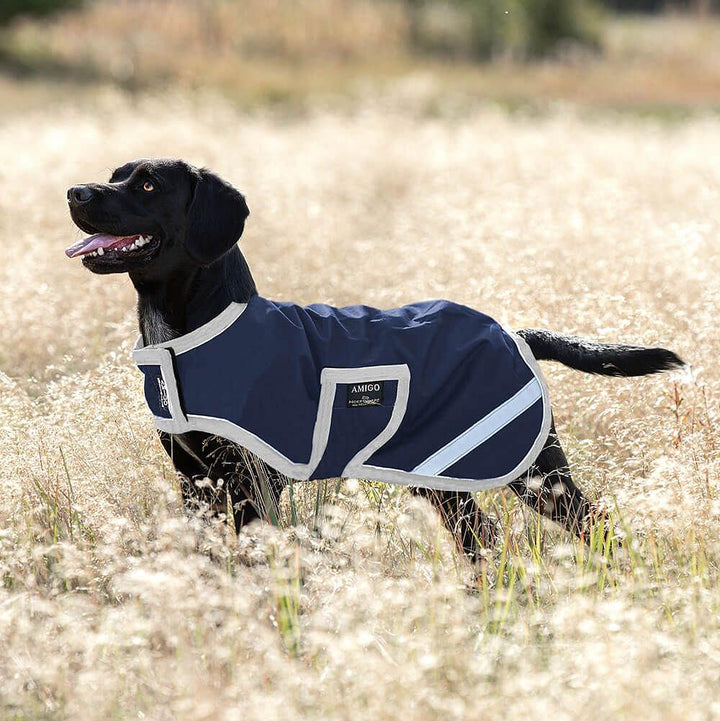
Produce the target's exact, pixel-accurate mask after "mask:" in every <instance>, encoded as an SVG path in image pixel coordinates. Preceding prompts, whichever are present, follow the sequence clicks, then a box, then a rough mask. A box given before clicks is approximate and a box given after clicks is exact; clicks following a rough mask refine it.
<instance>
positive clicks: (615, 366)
mask: <svg viewBox="0 0 720 721" xmlns="http://www.w3.org/2000/svg"><path fill="white" fill-rule="evenodd" d="M517 334H518V335H519V336H520V337H521V338H523V339H524V340H525V342H526V343H527V344H528V345H529V346H530V350H531V351H532V352H533V355H534V356H535V358H537V359H538V360H551V361H558V362H560V363H562V364H563V365H566V366H569V367H570V368H575V370H579V371H583V372H585V373H597V374H598V375H603V376H645V375H649V374H650V373H661V372H662V371H669V370H673V369H674V368H682V367H683V366H684V365H685V361H683V360H682V358H680V357H679V356H677V355H676V354H675V353H673V352H672V351H670V350H667V349H665V348H643V347H642V346H636V345H617V344H612V343H610V344H606V343H593V342H592V341H588V340H585V339H584V338H578V337H577V336H572V335H563V334H562V333H555V332H553V331H550V330H543V329H540V328H525V329H524V330H519V331H517Z"/></svg>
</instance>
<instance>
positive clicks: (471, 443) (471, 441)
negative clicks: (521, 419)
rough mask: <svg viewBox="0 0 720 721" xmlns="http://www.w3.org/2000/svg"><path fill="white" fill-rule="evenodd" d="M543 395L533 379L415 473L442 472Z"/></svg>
mask: <svg viewBox="0 0 720 721" xmlns="http://www.w3.org/2000/svg"><path fill="white" fill-rule="evenodd" d="M540 398H542V388H541V387H540V383H539V382H538V380H537V378H533V379H532V380H531V381H529V382H528V383H526V384H525V385H524V386H523V387H522V388H521V389H520V390H519V391H518V392H517V393H516V394H515V395H514V396H511V397H510V398H508V399H507V400H506V401H505V402H504V403H503V404H502V405H501V406H498V407H497V408H496V409H495V410H494V411H491V412H490V413H488V414H487V415H486V416H485V417H484V418H481V419H480V420H479V421H478V422H477V423H475V424H473V425H472V426H470V428H468V429H467V430H466V431H463V432H462V433H461V434H460V435H459V436H457V438H453V440H451V441H450V443H448V444H447V445H445V446H443V447H442V448H441V449H440V450H438V451H435V453H433V454H432V455H431V456H430V457H429V458H427V459H425V460H424V461H423V462H422V463H421V464H420V465H418V466H415V468H413V470H412V473H419V474H420V475H423V476H437V475H439V474H440V473H442V472H443V471H444V470H445V469H446V468H450V466H452V465H453V464H455V463H457V462H458V461H459V460H460V459H461V458H462V457H463V456H466V455H467V454H468V453H470V451H473V450H475V448H477V447H478V446H479V445H482V444H483V443H485V441H486V440H487V439H488V438H491V437H492V436H494V435H495V434H496V433H497V432H498V431H500V430H502V429H503V428H505V426H506V425H508V423H510V422H511V421H513V420H514V419H515V418H517V417H518V416H519V415H520V414H521V413H524V412H525V411H526V410H527V409H528V408H530V406H531V405H532V404H533V403H535V402H536V401H537V400H539V399H540Z"/></svg>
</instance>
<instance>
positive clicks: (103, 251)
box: [65, 159, 250, 275]
mask: <svg viewBox="0 0 720 721" xmlns="http://www.w3.org/2000/svg"><path fill="white" fill-rule="evenodd" d="M67 199H68V204H69V206H70V215H71V216H72V219H73V221H74V222H75V224H76V225H77V226H78V227H79V228H80V229H81V230H84V231H85V232H86V233H90V234H91V235H90V236H89V237H87V238H85V239H83V240H81V241H79V242H77V243H75V244H73V245H71V246H70V247H69V248H67V249H66V250H65V253H66V255H67V256H68V257H70V258H77V257H82V262H83V265H84V266H85V267H86V268H88V269H90V270H91V271H92V272H93V273H137V274H140V275H142V274H148V275H152V274H153V269H154V268H156V267H157V266H159V265H162V267H163V268H165V269H167V268H169V267H178V268H180V267H184V266H189V265H197V266H202V265H208V264H209V263H212V262H213V261H215V260H217V259H218V258H220V257H221V256H222V255H224V254H225V253H226V252H227V251H228V250H230V249H231V248H232V247H233V246H234V245H235V243H237V241H238V240H239V238H240V236H241V235H242V232H243V228H244V226H245V220H246V218H247V216H248V215H249V212H250V211H249V210H248V207H247V204H246V203H245V198H244V197H243V196H242V195H241V194H240V193H239V192H238V191H237V190H235V188H233V187H232V186H231V185H229V184H228V183H226V182H225V181H224V180H222V179H221V178H219V177H218V176H217V175H214V174H213V173H211V172H210V171H208V170H205V169H198V168H194V167H193V166H192V165H189V164H188V163H185V162H184V161H182V160H167V159H143V160H133V161H132V162H130V163H126V164H125V165H122V166H121V167H119V168H118V169H117V170H115V171H114V172H113V174H112V175H111V176H110V182H109V183H87V184H85V185H74V186H73V187H72V188H69V189H68V192H67Z"/></svg>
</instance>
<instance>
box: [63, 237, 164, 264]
mask: <svg viewBox="0 0 720 721" xmlns="http://www.w3.org/2000/svg"><path fill="white" fill-rule="evenodd" d="M158 245H159V241H157V240H155V239H153V236H152V235H110V234H109V233H95V234H94V235H90V236H88V237H87V238H83V240H79V241H78V242H77V243H73V244H72V245H71V246H69V247H68V248H65V255H67V257H68V258H77V257H79V256H84V257H86V258H94V257H97V256H104V255H107V256H108V259H109V258H112V257H116V258H125V257H130V256H131V254H132V256H133V257H139V256H143V255H150V253H151V252H152V251H153V250H155V249H156V248H157V246H158Z"/></svg>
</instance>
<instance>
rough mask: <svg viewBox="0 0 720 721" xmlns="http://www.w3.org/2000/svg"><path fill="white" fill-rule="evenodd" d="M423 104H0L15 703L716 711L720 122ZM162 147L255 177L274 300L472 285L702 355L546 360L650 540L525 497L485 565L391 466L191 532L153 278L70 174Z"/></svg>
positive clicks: (210, 715)
mask: <svg viewBox="0 0 720 721" xmlns="http://www.w3.org/2000/svg"><path fill="white" fill-rule="evenodd" d="M397 107H398V103H395V104H385V105H378V106H367V107H366V108H365V109H364V110H363V111H362V112H360V113H359V114H358V115H356V116H352V117H348V116H341V115H334V114H328V113H322V112H316V113H311V114H310V115H309V116H307V117H305V118H303V119H297V120H293V121H288V120H287V119H285V120H282V121H278V120H274V119H273V118H272V117H270V116H265V115H262V114H256V115H254V116H253V117H247V116H244V115H240V114H237V113H236V112H235V111H234V110H233V109H232V108H231V107H229V106H228V105H226V104H224V103H222V102H221V101H219V100H217V99H211V98H209V97H207V96H203V98H202V102H200V99H199V98H195V99H187V98H186V99H183V98H178V97H168V96H163V97H158V98H136V99H135V100H133V101H129V100H127V99H126V98H124V97H123V96H122V95H119V94H117V93H108V94H107V95H105V96H103V97H101V98H99V99H97V100H96V101H95V102H94V103H93V104H90V103H89V104H87V105H85V106H83V107H78V106H74V105H72V104H67V105H66V106H64V107H60V108H57V107H55V108H53V109H52V110H50V109H45V110H41V111H37V112H34V113H31V114H26V115H25V116H24V117H22V118H18V117H7V118H5V120H4V121H3V122H2V123H1V124H0V148H1V149H2V156H3V163H2V167H1V168H0V233H1V234H2V244H1V246H0V247H2V263H0V281H1V282H0V369H1V370H2V373H3V375H2V376H0V413H1V414H2V419H3V420H2V425H1V427H0V454H1V457H2V459H3V471H4V473H3V480H2V486H3V493H2V497H0V528H1V529H2V530H1V531H0V578H1V579H2V583H1V584H0V649H1V652H0V716H2V717H3V718H8V719H41V718H42V719H46V718H53V719H63V718H83V719H89V720H92V719H108V718H122V719H126V718H131V717H132V718H150V719H173V720H177V719H194V720H195V719H203V718H207V719H217V718H228V719H229V718H238V717H242V718H243V719H248V720H251V719H258V720H260V719H262V720H263V721H266V720H267V719H275V718H277V719H289V718H308V719H318V718H323V719H360V718H362V719H368V718H373V719H397V718H402V717H407V718H413V719H421V720H422V719H436V718H438V717H443V718H448V719H465V718H470V717H476V716H483V717H486V718H513V717H519V716H532V717H543V718H544V717H549V716H552V717H553V718H556V719H571V718H572V719H575V718H578V717H579V716H582V717H584V718H588V719H600V718H646V719H708V718H714V717H717V716H718V715H719V714H720V705H719V704H720V698H719V696H720V692H719V691H718V689H719V688H720V684H719V683H718V681H719V679H718V658H720V634H719V633H718V631H719V628H718V626H719V624H718V619H719V615H718V614H719V613H720V592H719V590H718V559H719V558H720V530H719V521H720V500H719V499H718V433H717V420H718V397H719V391H720V389H719V387H718V385H719V383H720V373H719V372H718V366H717V358H718V356H719V353H720V347H719V346H720V343H719V342H718V333H717V328H716V312H717V307H718V299H719V295H720V280H719V278H720V272H719V271H720V268H719V267H718V266H719V264H720V261H719V260H718V254H717V252H716V245H717V243H716V241H717V237H718V234H719V231H720V203H719V202H718V201H719V200H720V197H719V192H718V188H720V162H718V161H719V160H720V158H718V152H717V148H718V147H720V129H718V126H717V124H716V123H715V122H714V121H711V120H696V121H694V122H692V123H687V124H683V125H678V126H673V127H666V126H662V125H658V124H654V123H651V122H643V123H631V122H620V121H618V122H616V123H615V124H613V125H610V124H604V123H599V122H598V123H593V122H588V121H582V120H580V119H578V118H577V117H575V116H574V115H572V114H562V115H557V116H553V117H548V118H545V119H535V120H533V121H530V120H525V119H522V118H515V119H511V118H508V117H507V116H504V115H501V114H498V113H495V112H493V111H491V110H485V111H482V112H478V113H470V114H468V115H466V116H465V117H464V118H462V119H455V120H442V119H438V118H435V119H428V118H425V117H422V116H418V115H414V114H412V113H410V112H408V111H403V112H401V111H399V110H398V109H397ZM146 155H175V156H182V157H185V158H187V159H188V160H190V161H192V162H194V163H197V164H206V165H208V166H210V167H212V168H214V169H215V170H217V171H218V172H219V173H220V174H221V175H223V176H224V177H226V178H227V179H228V180H230V181H232V182H233V183H234V184H236V185H237V186H238V187H240V188H241V189H242V190H243V191H245V192H246V193H247V197H248V201H249V204H250V207H251V210H252V215H251V217H250V221H249V223H248V227H247V232H246V236H245V238H244V239H243V241H242V244H243V248H244V251H245V253H246V255H247V257H248V259H249V261H250V265H251V267H252V269H253V271H254V273H255V276H256V279H257V282H258V285H259V287H260V290H261V292H262V293H264V294H266V295H268V296H270V297H275V298H278V299H293V300H295V301H298V302H312V301H326V302H331V303H335V304H342V303H352V302H359V301H362V302H365V303H370V304H376V305H379V306H384V307H389V306H393V305H397V304H400V303H403V302H406V301H411V300H413V299H418V298H426V297H449V298H452V299H454V300H456V301H460V302H464V303H467V304H470V305H473V306H475V307H478V308H480V309H482V310H483V311H485V312H487V313H490V314H492V315H494V316H496V317H497V318H499V319H500V320H502V321H503V322H505V323H506V324H507V325H509V326H510V327H522V326H527V325H541V326H548V327H552V328H556V329H560V330H564V331H571V332H578V333H583V334H587V335H590V336H593V337H599V338H603V339H608V340H611V339H612V340H614V339H617V340H627V341H634V342H641V343H648V344H655V343H663V344H667V345H669V346H670V347H672V348H673V349H675V350H677V351H678V352H680V353H681V354H682V355H684V356H685V357H686V358H687V359H688V360H691V361H692V362H693V364H694V378H693V379H692V380H687V379H685V380H683V379H672V378H667V377H662V378H649V379H636V380H627V381H625V380H617V379H601V378H591V377H587V376H580V375H578V374H574V373H572V372H570V371H568V370H565V369H561V368H549V367H548V369H547V370H548V378H549V382H550V386H551V392H552V395H553V397H554V404H555V408H556V412H557V419H558V424H559V429H560V433H561V436H562V438H563V439H564V441H565V445H566V446H567V449H568V451H569V455H570V458H571V461H572V464H573V471H574V473H575V476H576V478H577V479H578V480H579V482H580V483H581V484H582V485H583V487H584V488H585V489H586V490H587V492H588V493H589V494H591V495H592V496H594V497H599V498H601V499H604V501H605V503H606V505H607V506H608V507H609V508H610V509H611V510H612V514H613V519H614V522H615V523H616V525H617V526H618V527H620V528H621V529H622V530H623V532H624V533H625V534H626V535H627V539H628V540H627V542H626V544H625V548H624V550H618V551H617V552H616V553H615V554H614V555H612V554H609V553H607V552H606V550H605V549H603V548H602V547H600V546H599V545H596V549H595V551H593V552H589V551H587V550H586V549H584V548H582V547H580V546H578V545H577V544H575V543H573V542H572V541H571V539H569V538H568V537H566V536H564V535H563V534H562V533H561V532H559V531H558V530H557V529H555V528H553V527H551V526H550V525H549V524H545V523H543V524H539V523H538V522H537V520H536V519H535V518H534V517H533V516H532V515H531V514H528V513H526V512H523V510H522V509H520V508H519V507H518V506H517V504H516V503H515V501H514V500H513V498H511V497H510V496H508V495H507V494H505V493H504V492H502V491H499V492H497V493H487V494H484V495H483V496H482V497H481V498H482V504H483V507H485V508H486V509H487V510H488V511H489V512H491V513H493V514H495V515H496V516H497V517H499V519H500V521H501V523H502V525H503V528H504V529H505V537H504V540H503V542H502V544H501V545H500V546H499V547H498V549H497V550H496V551H495V552H494V554H491V555H490V557H489V559H488V566H487V572H486V574H485V576H484V577H483V578H481V582H480V583H479V584H474V583H473V576H472V573H471V569H469V567H468V566H467V564H466V562H465V560H464V559H462V558H460V557H458V556H457V554H456V553H455V550H454V548H453V545H452V542H451V540H450V539H449V538H448V536H447V535H446V533H445V531H444V530H443V529H442V528H441V526H440V524H439V523H438V520H437V519H436V518H435V516H434V515H433V513H432V512H431V510H430V509H429V508H428V507H427V506H425V505H424V504H422V503H418V502H417V501H414V500H412V499H411V498H409V497H408V495H407V494H406V493H405V492H404V491H403V490H402V489H399V488H397V487H393V486H383V485H381V484H361V483H357V482H348V483H346V484H343V485H340V484H337V483H334V482H333V483H330V484H328V485H326V486H318V485H317V484H307V485H298V486H295V487H294V488H293V489H292V493H291V494H290V495H289V496H287V497H286V498H284V501H283V508H282V511H281V516H280V518H279V519H278V526H277V527H274V526H271V525H254V526H251V527H250V528H248V529H246V530H245V531H244V532H243V533H242V534H241V535H240V536H239V538H237V539H236V538H235V537H234V535H233V534H232V533H231V532H230V531H229V530H228V529H227V528H226V527H225V526H223V525H220V524H214V523H212V522H207V521H205V520H203V519H201V518H196V519H187V518H186V517H185V516H184V514H183V513H182V511H181V509H180V508H179V503H178V497H177V488H176V484H175V481H174V477H173V473H172V470H171V467H170V464H169V463H168V461H167V459H166V458H164V456H163V454H162V452H161V450H160V448H159V444H158V443H157V441H156V438H155V434H154V431H153V429H152V424H151V421H150V418H149V415H148V413H147V411H146V409H145V408H144V407H143V402H142V398H141V389H140V380H139V378H138V373H137V372H136V371H135V370H134V369H133V367H132V363H131V360H130V358H129V350H130V347H131V344H132V342H133V337H134V334H135V319H134V312H133V301H134V298H133V293H132V291H131V288H130V285H129V283H128V281H127V279H126V278H123V277H96V276H91V275H90V274H89V273H87V272H85V271H84V270H83V269H82V268H81V267H80V266H79V265H78V264H77V263H72V262H70V261H68V260H66V259H65V258H64V256H63V254H62V248H63V247H64V246H65V245H67V244H69V243H70V242H71V241H72V240H73V239H74V238H75V237H76V231H75V230H74V229H73V227H72V225H71V222H70V220H69V218H68V215H67V209H66V204H65V199H64V194H65V188H66V187H67V186H69V185H71V184H73V183H75V182H79V181H88V180H100V179H103V178H104V177H107V174H108V171H109V169H110V168H112V167H114V166H116V165H118V164H120V163H121V162H123V161H126V160H128V159H129V158H132V157H137V156H146ZM325 501H326V502H327V503H324V502H325Z"/></svg>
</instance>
